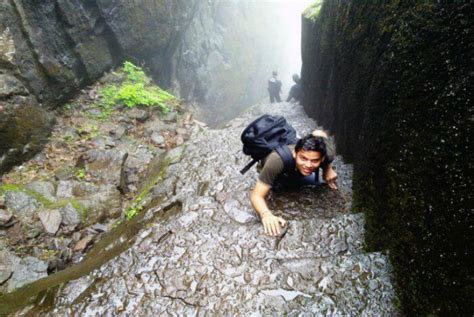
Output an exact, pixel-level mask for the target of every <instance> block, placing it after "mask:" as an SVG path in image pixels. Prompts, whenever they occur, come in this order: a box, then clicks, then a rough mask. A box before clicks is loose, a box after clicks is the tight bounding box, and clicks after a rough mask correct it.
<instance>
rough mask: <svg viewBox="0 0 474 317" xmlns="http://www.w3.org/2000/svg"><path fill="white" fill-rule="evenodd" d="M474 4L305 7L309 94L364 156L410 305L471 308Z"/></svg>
mask: <svg viewBox="0 0 474 317" xmlns="http://www.w3.org/2000/svg"><path fill="white" fill-rule="evenodd" d="M473 12H474V7H473V4H472V3H468V2H464V3H460V2H457V3H456V4H454V3H447V2H444V3H440V2H420V3H418V4H416V5H413V4H408V3H406V4H402V3H400V2H399V1H388V2H385V3H384V4H383V5H382V4H379V5H374V4H372V1H338V0H335V1H326V2H324V4H323V6H322V7H321V10H320V11H319V12H318V9H317V8H313V10H309V11H308V12H307V15H306V17H305V18H303V69H302V81H303V85H304V89H305V92H306V100H305V102H304V106H305V108H306V110H307V111H308V112H309V113H311V114H312V115H313V116H314V117H316V118H317V119H318V122H319V123H320V124H323V125H324V126H325V127H327V128H329V129H331V130H332V131H333V132H334V133H335V135H336V139H337V145H338V150H339V152H340V153H341V154H343V156H344V157H345V159H346V160H348V161H351V162H353V163H354V199H355V202H354V203H355V205H356V206H357V208H359V209H360V210H364V211H365V212H366V214H367V216H368V217H367V223H366V227H367V242H368V245H369V247H370V248H372V249H381V248H388V249H389V250H390V256H391V260H392V262H393V265H394V270H395V274H396V279H397V284H398V288H399V298H400V299H401V303H402V305H403V308H404V310H405V313H407V314H408V315H412V314H423V315H425V314H435V315H438V314H439V315H445V314H457V315H463V314H466V313H468V312H470V313H472V306H471V307H469V305H470V303H469V302H470V301H469V300H468V299H469V298H470V297H471V295H472V292H473V289H474V288H473V287H474V285H473V281H472V275H470V272H469V271H470V267H472V265H469V260H468V259H469V257H470V252H472V247H470V244H469V241H470V240H469V239H470V238H469V234H468V232H469V231H472V226H473V219H472V213H471V214H469V210H468V206H469V205H472V177H470V176H468V171H469V164H470V163H469V162H470V161H472V150H471V151H470V150H469V145H470V140H469V137H470V125H471V123H472V106H471V105H470V104H471V103H472V88H470V87H471V85H472V78H473V70H472V64H473V59H472V49H473V47H472V30H473V29H472V22H471V21H473V18H474V17H473ZM471 238H472V234H471ZM471 246H472V244H471Z"/></svg>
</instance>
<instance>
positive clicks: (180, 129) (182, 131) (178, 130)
mask: <svg viewBox="0 0 474 317" xmlns="http://www.w3.org/2000/svg"><path fill="white" fill-rule="evenodd" d="M176 133H178V134H181V135H183V134H187V133H188V130H186V129H184V128H177V129H176Z"/></svg>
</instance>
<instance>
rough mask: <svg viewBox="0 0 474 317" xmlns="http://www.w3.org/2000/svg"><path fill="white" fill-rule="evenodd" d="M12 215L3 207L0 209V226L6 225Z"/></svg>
mask: <svg viewBox="0 0 474 317" xmlns="http://www.w3.org/2000/svg"><path fill="white" fill-rule="evenodd" d="M12 217H13V215H12V214H11V213H9V212H8V211H6V210H5V209H0V226H4V225H6V224H7V223H8V222H9V221H10V220H11V219H12Z"/></svg>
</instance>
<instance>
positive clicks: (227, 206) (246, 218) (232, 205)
mask: <svg viewBox="0 0 474 317" xmlns="http://www.w3.org/2000/svg"><path fill="white" fill-rule="evenodd" d="M248 207H250V206H247V208H245V207H244V206H242V204H241V203H240V202H239V201H237V200H234V199H228V200H227V201H226V202H225V203H224V211H225V212H226V214H227V215H228V216H229V217H230V218H231V219H233V220H235V221H237V222H238V223H250V222H255V221H257V220H258V217H257V215H256V213H255V211H254V210H253V209H250V208H248Z"/></svg>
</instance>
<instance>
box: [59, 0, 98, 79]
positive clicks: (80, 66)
mask: <svg viewBox="0 0 474 317" xmlns="http://www.w3.org/2000/svg"><path fill="white" fill-rule="evenodd" d="M54 11H55V13H56V20H57V21H58V24H60V26H61V28H60V29H62V30H64V31H63V34H64V40H65V42H66V46H67V47H69V48H70V49H71V52H72V53H73V54H74V57H75V59H76V63H75V69H74V73H75V74H76V76H77V78H78V79H79V84H80V85H81V84H88V83H91V82H92V80H91V78H90V77H89V73H88V72H87V68H86V65H85V64H84V62H83V61H82V57H81V55H80V54H79V53H78V52H77V51H76V49H75V48H76V46H77V43H76V42H75V41H74V39H73V38H72V37H71V36H70V35H69V33H68V31H67V30H68V29H69V28H70V24H69V22H68V21H67V20H66V19H65V16H66V13H65V12H63V11H62V10H61V6H60V5H59V4H58V1H57V0H55V1H54Z"/></svg>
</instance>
